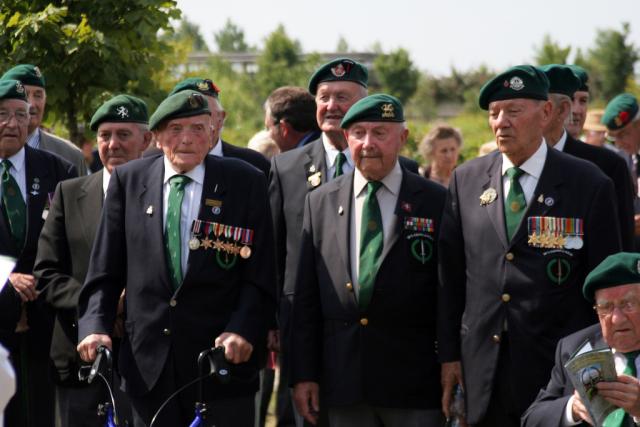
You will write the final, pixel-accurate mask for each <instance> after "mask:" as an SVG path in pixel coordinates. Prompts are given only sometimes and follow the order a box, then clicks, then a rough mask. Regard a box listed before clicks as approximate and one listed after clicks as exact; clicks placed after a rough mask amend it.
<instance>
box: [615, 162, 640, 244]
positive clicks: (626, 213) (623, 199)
mask: <svg viewBox="0 0 640 427" xmlns="http://www.w3.org/2000/svg"><path fill="white" fill-rule="evenodd" d="M615 158H616V160H617V162H616V163H617V164H616V165H615V166H614V167H613V168H612V171H611V179H612V180H613V184H614V186H615V190H616V198H617V201H618V218H619V219H620V236H621V238H622V249H623V250H624V251H627V252H633V251H635V250H636V249H635V239H634V234H635V221H634V209H633V199H634V194H633V183H632V181H631V175H630V174H629V169H628V168H627V165H626V163H625V161H624V159H623V158H622V157H618V156H616V157H615ZM639 249H640V248H639Z"/></svg>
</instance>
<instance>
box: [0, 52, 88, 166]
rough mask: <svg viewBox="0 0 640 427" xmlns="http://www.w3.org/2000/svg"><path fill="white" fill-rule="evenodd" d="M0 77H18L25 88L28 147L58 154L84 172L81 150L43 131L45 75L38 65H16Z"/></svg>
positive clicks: (45, 101)
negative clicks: (27, 115) (27, 109)
mask: <svg viewBox="0 0 640 427" xmlns="http://www.w3.org/2000/svg"><path fill="white" fill-rule="evenodd" d="M0 79H14V80H19V81H20V82H21V83H22V84H23V85H24V88H25V89H26V91H27V100H28V101H29V114H30V120H29V136H28V138H27V144H28V145H29V147H32V148H38V149H40V150H45V151H49V152H51V153H53V154H57V155H58V156H60V157H62V158H63V159H65V160H67V161H68V162H70V163H72V164H73V165H74V166H75V167H76V169H77V170H78V174H79V175H80V176H83V175H86V174H87V164H86V163H85V160H84V157H83V155H82V151H80V149H79V148H78V147H76V146H75V145H73V143H71V142H70V141H67V140H66V139H62V138H60V137H58V136H55V135H53V134H51V133H49V132H46V131H44V130H43V129H41V127H40V126H41V125H42V119H43V117H44V112H45V107H46V104H47V90H46V86H45V79H44V76H43V75H42V72H41V71H40V68H38V67H37V66H35V65H32V64H20V65H16V66H15V67H13V68H11V69H10V70H8V71H7V72H5V73H4V75H3V76H2V77H0Z"/></svg>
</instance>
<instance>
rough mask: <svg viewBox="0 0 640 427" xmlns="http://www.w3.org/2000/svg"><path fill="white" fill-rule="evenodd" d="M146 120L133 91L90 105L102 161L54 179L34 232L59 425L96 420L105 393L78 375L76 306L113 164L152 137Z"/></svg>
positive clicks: (133, 155) (137, 152)
mask: <svg viewBox="0 0 640 427" xmlns="http://www.w3.org/2000/svg"><path fill="white" fill-rule="evenodd" d="M148 121H149V116H148V113H147V105H146V104H145V102H144V101H143V100H141V99H139V98H136V97H134V96H131V95H118V96H115V97H113V98H111V99H109V100H108V101H106V102H105V103H104V104H102V105H101V106H100V107H99V108H98V109H97V110H96V112H95V113H94V115H93V117H92V118H91V124H90V126H91V130H93V131H94V132H96V142H97V145H98V153H99V154H100V160H101V161H102V164H103V166H104V168H103V169H101V170H100V171H99V172H96V173H94V174H92V175H89V176H85V177H80V178H78V179H73V180H69V181H65V182H62V183H60V184H59V185H58V188H57V189H56V192H55V195H54V197H53V200H52V202H51V206H50V209H49V214H48V216H47V219H46V221H45V224H44V227H43V228H42V233H41V234H40V239H39V241H38V255H37V257H36V265H35V267H34V274H35V276H36V277H37V278H38V288H39V289H42V290H43V292H44V293H45V295H44V296H45V297H46V300H47V301H48V302H49V303H50V304H51V306H52V307H54V309H55V311H56V322H55V325H54V330H53V338H52V343H51V360H52V361H53V363H54V366H55V371H54V373H55V375H54V380H55V383H56V413H57V419H58V420H59V422H60V426H65V427H76V426H77V427H80V426H85V425H99V424H100V420H101V417H99V416H98V415H97V413H96V408H97V407H98V404H100V403H103V402H105V401H108V400H109V399H108V396H106V395H105V392H106V390H105V389H104V387H103V385H101V384H99V383H97V382H94V383H93V384H89V385H87V384H84V383H80V382H79V381H78V374H77V373H78V369H79V368H80V366H81V363H80V359H79V357H78V353H77V351H76V345H77V344H78V328H77V323H78V321H77V315H76V309H77V304H78V295H79V293H80V289H81V287H82V284H83V283H84V280H85V277H86V275H87V269H88V268H89V256H90V254H91V248H92V247H93V242H94V240H95V235H96V230H97V228H98V225H99V223H100V215H101V212H102V205H103V200H104V197H105V195H106V194H107V187H108V185H109V179H110V177H111V174H112V173H113V171H114V169H115V168H116V167H118V166H120V165H123V164H125V163H127V162H129V161H131V160H135V159H138V158H140V157H141V155H142V152H143V151H144V150H145V149H146V148H147V146H148V145H149V143H150V142H151V137H152V135H151V132H150V131H149V125H148ZM119 313H120V314H122V306H120V307H119ZM120 323H121V321H120ZM120 329H122V325H120ZM119 336H120V337H121V336H122V332H121V331H120V335H119ZM117 397H121V396H117ZM117 404H118V412H119V414H120V417H121V419H126V414H127V411H125V408H127V405H126V402H125V401H123V400H122V399H119V400H118V403H117Z"/></svg>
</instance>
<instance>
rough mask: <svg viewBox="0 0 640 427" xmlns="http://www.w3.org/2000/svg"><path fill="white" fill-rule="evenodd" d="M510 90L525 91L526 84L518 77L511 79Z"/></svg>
mask: <svg viewBox="0 0 640 427" xmlns="http://www.w3.org/2000/svg"><path fill="white" fill-rule="evenodd" d="M509 88H511V89H513V90H521V89H524V82H523V81H522V79H521V78H520V77H518V76H514V77H511V80H509Z"/></svg>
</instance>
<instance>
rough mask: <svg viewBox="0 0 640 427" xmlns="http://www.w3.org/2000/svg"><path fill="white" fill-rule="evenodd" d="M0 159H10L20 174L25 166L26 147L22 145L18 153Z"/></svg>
mask: <svg viewBox="0 0 640 427" xmlns="http://www.w3.org/2000/svg"><path fill="white" fill-rule="evenodd" d="M0 160H9V161H10V162H11V166H12V167H13V169H14V170H15V171H16V173H17V174H20V173H21V172H22V169H23V168H24V147H22V148H21V149H20V150H18V152H17V153H16V154H14V155H13V156H11V157H9V158H8V159H0Z"/></svg>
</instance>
